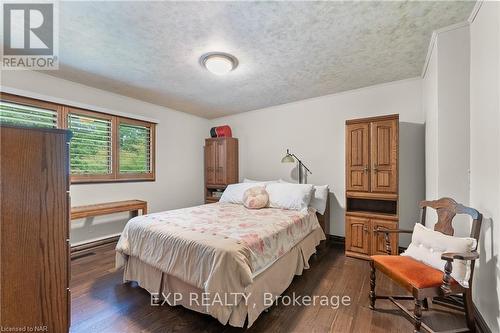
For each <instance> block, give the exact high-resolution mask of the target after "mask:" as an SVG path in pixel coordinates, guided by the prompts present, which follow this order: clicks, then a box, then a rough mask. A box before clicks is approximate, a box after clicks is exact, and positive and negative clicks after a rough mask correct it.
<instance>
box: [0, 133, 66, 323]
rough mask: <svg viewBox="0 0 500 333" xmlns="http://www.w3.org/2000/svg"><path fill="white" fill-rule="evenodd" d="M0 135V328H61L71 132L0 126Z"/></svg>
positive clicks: (63, 310)
mask: <svg viewBox="0 0 500 333" xmlns="http://www.w3.org/2000/svg"><path fill="white" fill-rule="evenodd" d="M0 138H1V140H0V146H1V147H0V148H1V149H0V154H1V155H0V169H1V176H0V179H1V183H0V184H1V185H0V186H1V188H0V195H1V210H0V212H1V213H0V214H1V216H0V217H1V226H0V242H1V245H0V246H1V249H0V266H1V267H0V271H1V279H0V303H1V304H2V306H1V310H0V311H1V313H0V327H3V328H6V327H21V328H22V327H26V328H27V329H28V331H35V332H36V331H37V330H38V331H44V332H67V331H68V328H69V322H70V302H71V296H70V290H69V279H70V271H69V268H70V266H69V252H70V244H69V214H70V203H69V201H70V198H69V157H68V156H69V155H68V141H69V138H70V132H68V131H65V130H58V129H28V128H15V127H6V126H1V127H0ZM44 326H46V329H44V328H43V327H44Z"/></svg>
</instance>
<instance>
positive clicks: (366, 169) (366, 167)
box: [363, 165, 370, 173]
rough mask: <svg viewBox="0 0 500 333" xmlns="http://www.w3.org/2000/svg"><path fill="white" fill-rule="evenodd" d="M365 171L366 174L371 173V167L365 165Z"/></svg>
mask: <svg viewBox="0 0 500 333" xmlns="http://www.w3.org/2000/svg"><path fill="white" fill-rule="evenodd" d="M363 171H364V172H365V173H366V172H368V171H370V167H369V166H368V165H365V167H364V169H363Z"/></svg>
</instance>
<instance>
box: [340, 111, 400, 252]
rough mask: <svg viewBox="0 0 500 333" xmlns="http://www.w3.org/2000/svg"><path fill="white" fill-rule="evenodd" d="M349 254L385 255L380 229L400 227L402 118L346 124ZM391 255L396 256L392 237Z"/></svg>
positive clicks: (386, 117) (394, 116)
mask: <svg viewBox="0 0 500 333" xmlns="http://www.w3.org/2000/svg"><path fill="white" fill-rule="evenodd" d="M345 151H346V157H345V158H346V217H345V226H346V254H347V255H350V256H353V257H358V258H365V259H366V258H368V257H369V256H370V255H373V254H385V253H386V251H385V239H384V236H383V235H382V234H380V233H377V232H375V230H377V228H380V229H397V227H398V198H399V195H398V155H399V116H398V115H389V116H381V117H373V118H364V119H353V120H348V121H346V150H345ZM391 237H393V239H392V246H393V249H392V253H394V254H396V253H397V248H398V245H397V236H396V235H393V236H391Z"/></svg>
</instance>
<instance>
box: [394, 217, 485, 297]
mask: <svg viewBox="0 0 500 333" xmlns="http://www.w3.org/2000/svg"><path fill="white" fill-rule="evenodd" d="M476 245H477V242H476V240H475V239H474V238H470V237H463V238H461V237H452V236H448V235H445V234H442V233H440V232H439V231H434V230H431V229H428V228H426V227H425V226H423V225H422V224H420V223H417V224H415V228H414V229H413V235H412V237H411V243H410V245H409V246H408V248H407V249H406V251H405V252H403V253H402V254H401V255H402V256H408V257H412V258H413V259H416V260H418V261H422V262H424V263H426V264H427V265H429V266H432V267H434V268H436V269H439V270H440V271H444V265H445V264H446V261H445V260H441V255H442V254H443V253H446V252H471V251H474V250H475V249H476ZM451 276H452V277H453V278H454V279H455V280H456V281H457V282H458V283H460V284H461V285H462V286H464V287H466V288H468V287H469V277H470V262H469V261H466V260H454V261H453V270H452V271H451Z"/></svg>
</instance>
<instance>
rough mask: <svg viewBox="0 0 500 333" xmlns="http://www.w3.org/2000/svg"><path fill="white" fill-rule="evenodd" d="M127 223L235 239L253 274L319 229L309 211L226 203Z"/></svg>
mask: <svg viewBox="0 0 500 333" xmlns="http://www.w3.org/2000/svg"><path fill="white" fill-rule="evenodd" d="M130 223H132V224H140V225H142V226H144V227H147V226H150V227H151V228H155V226H156V227H161V229H162V230H165V227H167V226H172V227H173V228H175V229H179V228H181V229H184V230H186V231H191V232H194V233H199V234H207V236H208V235H213V236H218V238H225V239H232V240H235V241H237V243H239V244H242V245H246V246H247V247H248V248H249V249H250V258H249V259H250V270H251V272H252V274H253V275H256V274H258V273H259V272H260V271H261V270H263V269H265V268H266V267H267V266H269V265H270V264H272V263H273V262H274V261H275V260H277V259H279V258H280V257H281V256H282V255H283V254H285V253H286V252H287V251H289V250H290V249H291V248H292V247H294V246H295V245H296V244H297V243H299V242H300V241H301V240H302V239H303V238H304V237H305V236H307V235H308V234H309V233H310V232H311V231H313V230H314V229H316V228H320V225H319V223H318V219H317V217H316V214H315V212H314V210H312V209H311V210H310V211H308V212H299V211H294V210H284V209H276V208H264V209H259V210H252V209H247V208H245V207H244V206H243V205H236V204H229V203H215V204H208V205H202V206H195V207H190V208H184V209H177V210H171V211H165V212H160V213H154V214H148V215H144V216H138V217H136V218H134V219H133V220H131V221H130V222H129V224H130ZM200 236H201V235H200Z"/></svg>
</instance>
